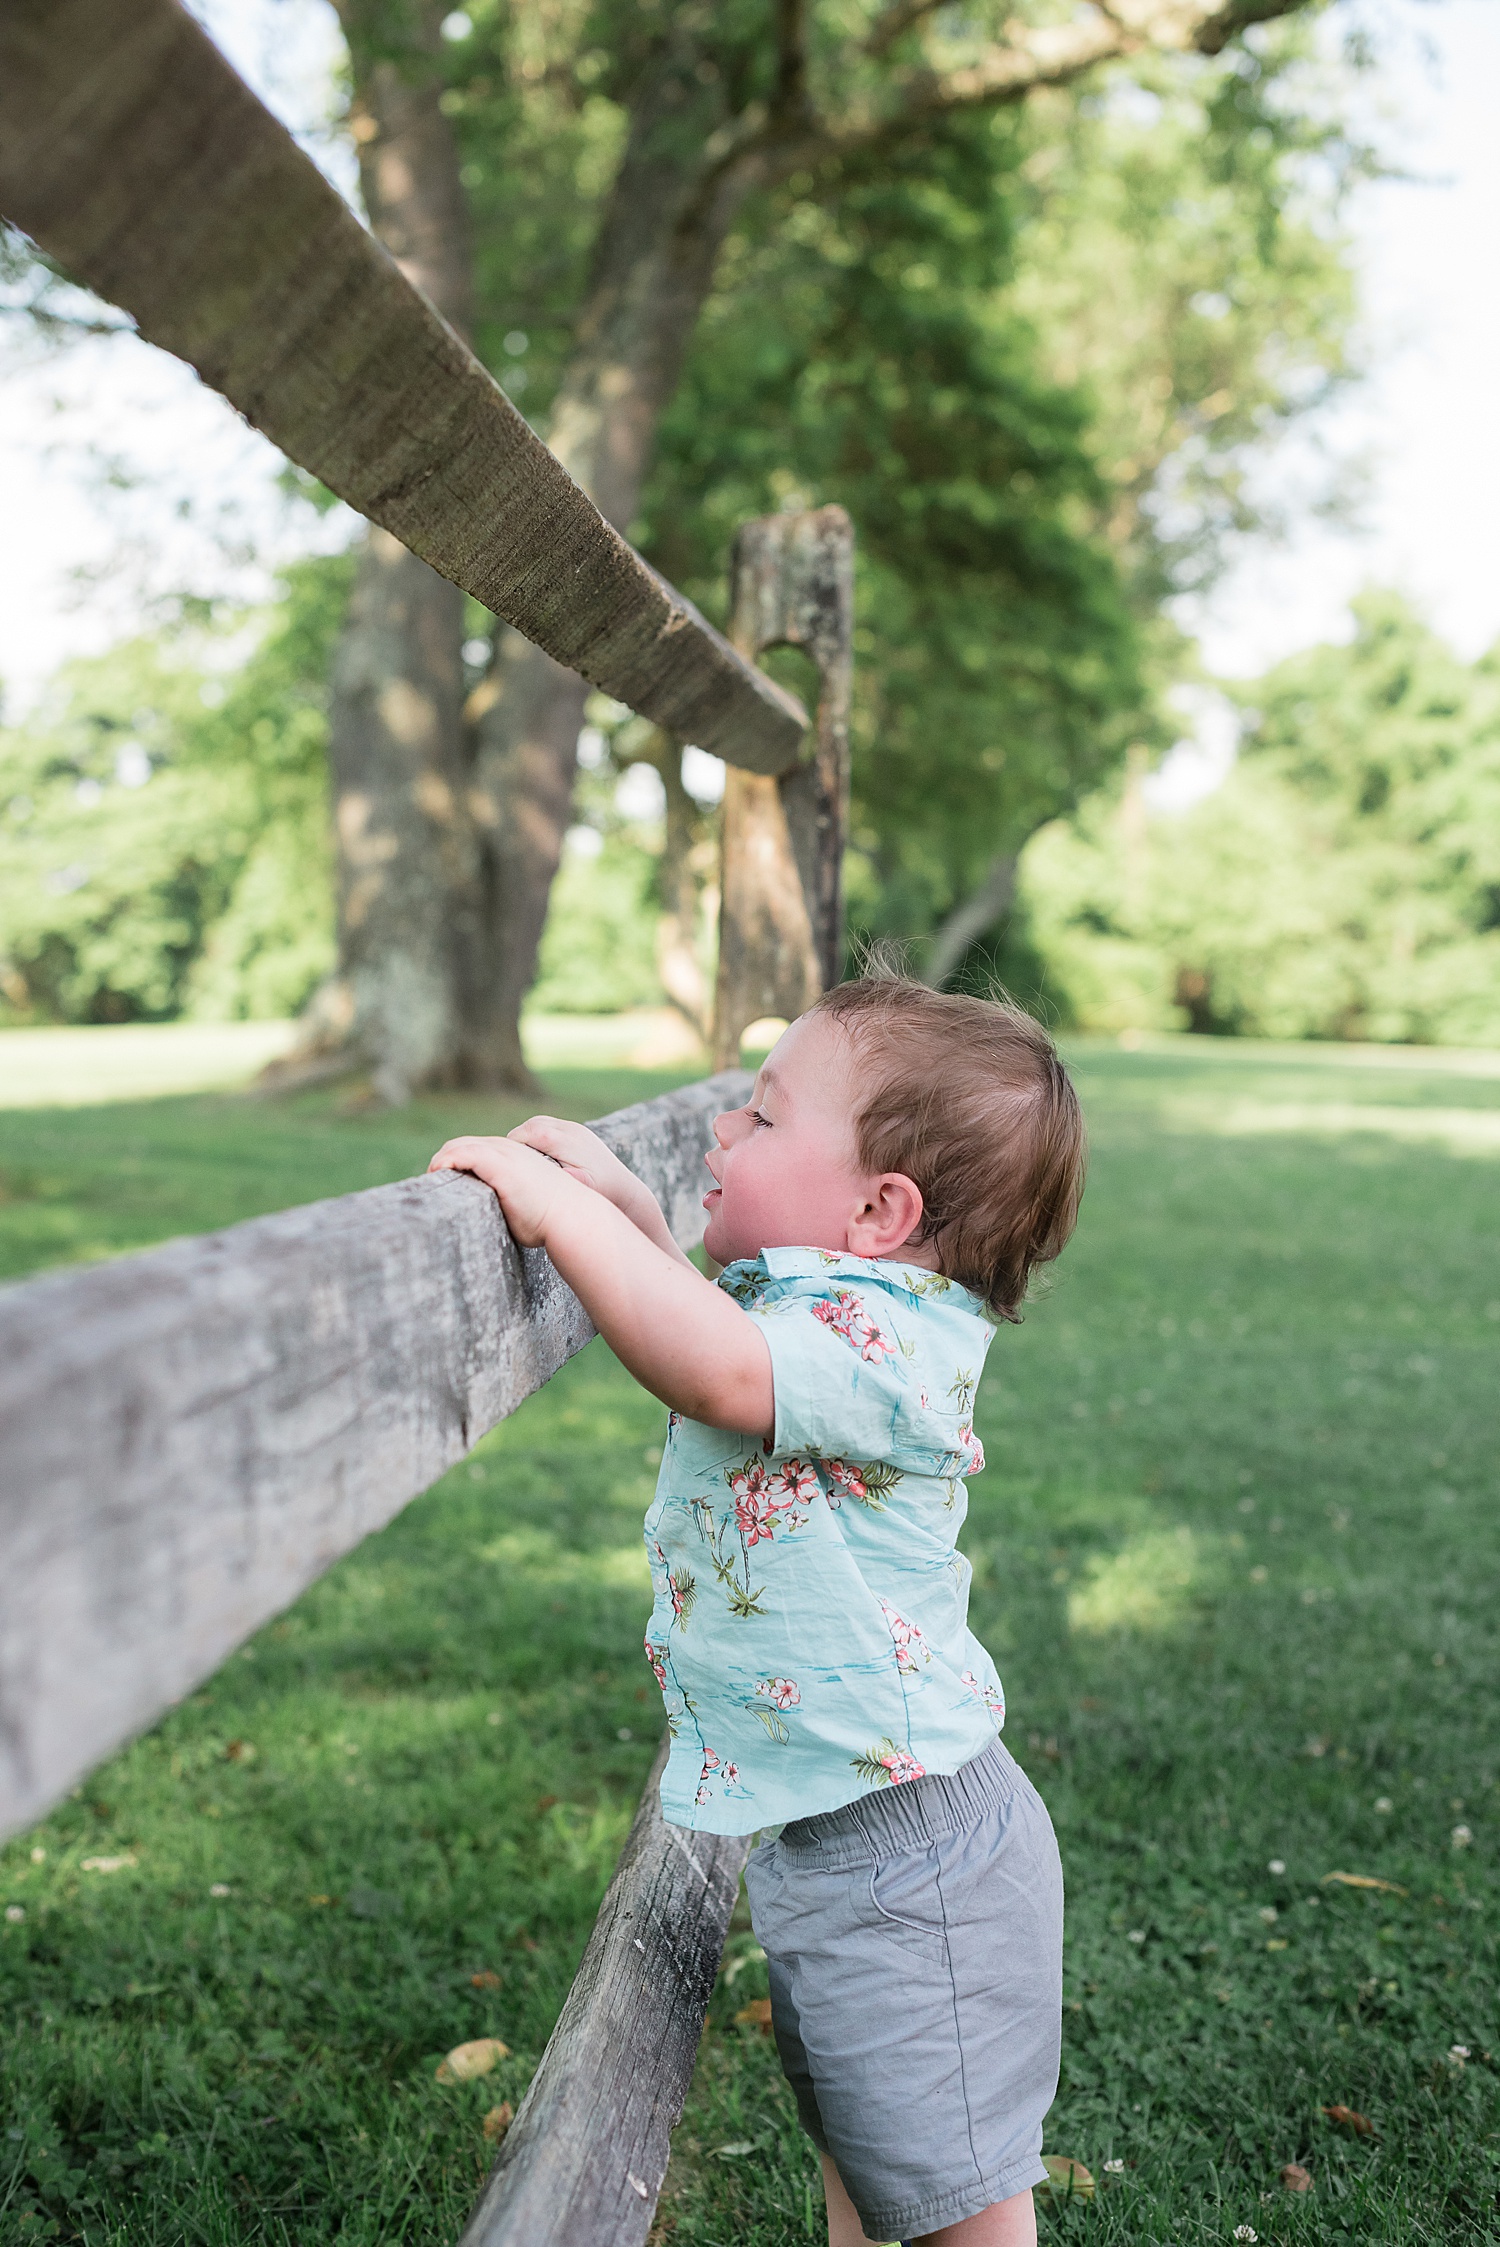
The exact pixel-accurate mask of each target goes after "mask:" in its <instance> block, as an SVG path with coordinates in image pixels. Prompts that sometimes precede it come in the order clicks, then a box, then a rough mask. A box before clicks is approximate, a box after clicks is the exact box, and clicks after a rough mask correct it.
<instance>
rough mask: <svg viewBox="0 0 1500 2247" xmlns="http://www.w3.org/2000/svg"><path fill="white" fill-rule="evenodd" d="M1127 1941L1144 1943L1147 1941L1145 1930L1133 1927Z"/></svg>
mask: <svg viewBox="0 0 1500 2247" xmlns="http://www.w3.org/2000/svg"><path fill="white" fill-rule="evenodd" d="M1125 1940H1126V1942H1127V1943H1144V1941H1145V1940H1146V1930H1145V1928H1144V1927H1132V1928H1131V1930H1130V1932H1129V1934H1128V1935H1127V1936H1126V1938H1125Z"/></svg>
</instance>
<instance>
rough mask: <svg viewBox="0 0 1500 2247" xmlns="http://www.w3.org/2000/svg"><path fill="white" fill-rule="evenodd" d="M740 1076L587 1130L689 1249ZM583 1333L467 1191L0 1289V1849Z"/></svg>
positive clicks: (361, 1203) (550, 1370) (446, 1190)
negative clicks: (714, 1147)
mask: <svg viewBox="0 0 1500 2247" xmlns="http://www.w3.org/2000/svg"><path fill="white" fill-rule="evenodd" d="M748 1084H749V1079H748V1078H747V1077H746V1076H745V1075H744V1074H743V1072H739V1071H736V1072H734V1073H731V1074H728V1075H724V1076H720V1077H710V1078H708V1079H707V1080H706V1081H705V1082H703V1083H701V1084H696V1085H691V1086H689V1087H687V1089H686V1090H684V1091H681V1092H674V1093H668V1094H667V1095H665V1097H663V1098H662V1099H659V1100H652V1101H647V1102H645V1103H644V1104H643V1105H641V1106H639V1107H635V1108H625V1109H622V1110H621V1111H620V1112H619V1114H617V1115H614V1116H610V1117H607V1118H606V1119H605V1121H604V1122H603V1123H602V1124H601V1125H600V1126H599V1127H598V1128H599V1129H600V1131H601V1132H602V1133H603V1136H604V1137H605V1138H606V1139H607V1140H608V1141H609V1144H610V1145H611V1146H612V1147H613V1148H614V1149H615V1150H616V1152H617V1153H618V1154H619V1155H620V1156H621V1157H622V1159H623V1160H625V1161H626V1162H628V1163H629V1165H630V1167H631V1168H632V1169H633V1170H634V1171H636V1172H637V1174H638V1175H639V1176H640V1177H642V1178H644V1179H645V1181H646V1183H647V1184H648V1185H649V1186H650V1187H651V1189H652V1191H653V1192H654V1193H655V1194H656V1196H657V1198H658V1199H659V1200H660V1202H661V1204H662V1207H663V1208H664V1209H665V1210H666V1212H667V1215H668V1218H669V1220H670V1222H671V1224H672V1227H673V1230H674V1232H675V1233H676V1235H677V1238H678V1239H679V1240H680V1241H681V1242H682V1243H683V1244H684V1246H688V1245H690V1244H691V1243H692V1242H694V1241H696V1240H697V1239H698V1238H699V1237H700V1235H701V1233H702V1229H703V1212H702V1208H701V1206H700V1197H701V1195H702V1192H703V1188H704V1185H705V1183H706V1177H707V1174H706V1172H705V1171H704V1168H703V1154H704V1150H705V1149H706V1148H707V1146H708V1145H709V1138H710V1130H709V1126H710V1119H711V1118H712V1116H713V1115H714V1114H715V1113H716V1112H717V1111H718V1110H719V1109H721V1108H723V1107H725V1106H727V1105H730V1104H732V1103H733V1102H735V1101H737V1100H740V1099H743V1098H744V1096H745V1091H746V1089H747V1087H748ZM592 1333H593V1328H592V1326H591V1325H590V1324H589V1321H588V1318H587V1316H586V1314H585V1313H584V1311H583V1308H582V1306H581V1305H580V1303H579V1302H578V1299H577V1297H576V1296H575V1295H574V1294H573V1292H572V1290H571V1289H570V1288H568V1287H566V1286H564V1284H563V1282H562V1281H561V1280H560V1279H559V1278H558V1276H557V1274H556V1272H555V1271H554V1270H553V1268H552V1266H551V1264H550V1263H549V1262H548V1260H547V1258H546V1256H545V1254H544V1253H543V1252H542V1251H541V1250H539V1249H528V1250H519V1249H517V1247H516V1246H515V1244H514V1242H513V1241H512V1240H511V1238H510V1235H509V1234H508V1232H507V1231H506V1228H505V1224H504V1221H503V1219H502V1218H501V1216H500V1211H499V1205H498V1204H497V1202H496V1200H495V1197H494V1195H493V1194H492V1193H491V1192H490V1191H489V1189H488V1187H485V1186H481V1185H480V1184H479V1183H478V1182H477V1181H476V1180H475V1179H472V1178H465V1177H460V1176H458V1175H456V1174H445V1175H443V1176H440V1177H430V1178H409V1179H406V1180H404V1181H403V1182H402V1183H401V1184H399V1185H395V1186H377V1187H376V1188H374V1189H373V1191H371V1192H368V1193H363V1194H347V1195H344V1196H343V1197H342V1198H341V1199H339V1200H337V1201H328V1202H314V1203H313V1204H311V1206H309V1207H307V1208H304V1209H288V1210H283V1211H281V1212H280V1214H279V1215H277V1216H275V1217H260V1218H256V1219H255V1220H254V1221H253V1222H252V1223H250V1224H248V1225H236V1226H234V1227H232V1228H231V1229H230V1230H229V1231H228V1232H223V1233H210V1234H207V1235H205V1236H204V1237H203V1238H201V1239H198V1240H185V1241H174V1242H172V1243H171V1244H170V1245H169V1246H167V1247H165V1248H158V1249H153V1250H151V1251H149V1252H148V1253H147V1254H145V1255H142V1256H129V1257H123V1258H121V1259H120V1260H119V1261H118V1262H117V1263H110V1264H99V1265H92V1266H90V1267H88V1268H87V1269H85V1270H82V1271H72V1272H57V1273H53V1274H51V1275H48V1276H46V1277H43V1278H41V1279H35V1280H28V1281H24V1282H22V1283H21V1284H20V1285H18V1286H12V1287H8V1288H5V1289H0V1835H3V1834H5V1833H10V1832H14V1831H15V1830H16V1828H17V1827H19V1826H22V1825H25V1824H28V1823H29V1822H30V1821H32V1820H33V1819H35V1818H37V1817H39V1816H40V1815H41V1813H42V1812H43V1811H44V1810H45V1809H46V1808H47V1807H48V1806H49V1805H50V1804H51V1803H53V1802H55V1801H56V1800H57V1799H58V1798H59V1796H61V1795H62V1794H64V1793H65V1792H66V1791H67V1789H68V1788H69V1787H70V1786H71V1785H72V1784H73V1783H74V1781H75V1780H76V1779H78V1778H79V1777H80V1776H81V1775H82V1774H83V1773H84V1772H85V1771H87V1770H89V1769H90V1768H91V1767H92V1766H93V1765H94V1764H95V1763H97V1762H98V1761H99V1759H100V1758H101V1757H102V1756H104V1755H107V1754H108V1753H109V1751H110V1750H111V1749H112V1748H115V1747H117V1746H118V1745H119V1744H120V1743H121V1741H123V1740H126V1739H128V1738H129V1737H130V1736H131V1735H132V1734H134V1733H136V1732H138V1731H140V1730H141V1729H142V1727H143V1726H145V1725H147V1724H150V1723H151V1722H152V1721H153V1720H154V1719H155V1718H156V1717H158V1716H159V1715H160V1714H161V1713H162V1711H163V1710H164V1709H166V1708H168V1707H170V1706H171V1704H172V1703H173V1702H174V1701H177V1700H179V1699H180V1698H181V1697H182V1695H183V1694H184V1693H187V1692H189V1691H191V1689H192V1688H193V1686H195V1685H196V1684H198V1683H199V1682H200V1680H201V1679H203V1678H205V1677H207V1676H208V1675H209V1674H210V1673H211V1672H212V1671H213V1670H215V1669H216V1668H217V1667H218V1665H219V1664H220V1663H221V1662H222V1661H223V1660H224V1658H225V1656H226V1655H227V1654H228V1653H229V1652H230V1650H231V1649H232V1648H233V1647H235V1646H236V1645H238V1644H239V1642H240V1641H241V1640H242V1639H244V1638H247V1637H248V1636H249V1634H250V1633H251V1632H252V1631H253V1630H255V1629H257V1628H258V1627H259V1625H260V1624H262V1623H263V1622H265V1621H266V1619H267V1617H268V1616H271V1615H274V1614H276V1613H277V1612H278V1611H279V1610H280V1609H282V1608H284V1607H286V1606H288V1605H289V1604H290V1602H291V1601H292V1600H294V1599H295V1598H296V1597H297V1594H298V1593H299V1592H300V1591H302V1590H303V1589H304V1587H305V1586H306V1585H308V1584H310V1583H311V1582H312V1581H313V1579H314V1578H315V1577H317V1576H319V1575H321V1574H322V1573H323V1571H324V1570H325V1569H326V1568H328V1567H330V1566H331V1565H332V1563H333V1562H334V1561H336V1560H337V1559H339V1558H340V1556H341V1555H342V1554H344V1553H347V1552H349V1551H350V1550H351V1549H352V1548H353V1547H354V1546H355V1545H357V1544H358V1543H359V1542H360V1540H361V1538H364V1537H367V1536H368V1535H369V1534H370V1532H371V1531H372V1530H375V1529H379V1528H381V1527H382V1526H383V1525H384V1524H385V1523H386V1522H387V1521H389V1520H390V1519H391V1517H392V1515H393V1514H395V1513H397V1512H398V1511H399V1510H400V1508H401V1507H402V1506H404V1505H405V1504H406V1503H407V1501H408V1500H409V1499H411V1498H413V1497H415V1496H416V1494H417V1493H418V1492H419V1491H421V1490H425V1489H426V1488H427V1486H428V1485H429V1483H431V1482H433V1481H435V1480H436V1478H437V1477H438V1476H439V1475H440V1474H442V1473H443V1472H444V1470H445V1469H446V1468H448V1467H450V1466H452V1464H453V1463H454V1461H455V1460H457V1459H460V1458H462V1456H463V1454H464V1453H465V1452H466V1451H468V1450H469V1449H470V1448H471V1447H472V1446H473V1445H474V1444H475V1443H476V1442H477V1441H478V1439H479V1437H480V1436H482V1435H483V1434H484V1432H485V1430H486V1429H488V1428H492V1427H493V1426H494V1425H495V1423H496V1422H497V1421H498V1420H502V1419H503V1418H504V1417H505V1415H506V1414H507V1413H509V1412H514V1410H515V1409H516V1406H517V1405H518V1404H521V1403H522V1402H523V1401H524V1400H525V1399H526V1398H527V1397H529V1396H530V1395H531V1394H532V1392H533V1391H534V1390H536V1389H539V1388H540V1387H541V1386H542V1384H543V1382H544V1381H547V1380H549V1379H550V1378H551V1376H552V1375H553V1374H554V1373H555V1372H556V1371H557V1369H558V1367H559V1366H560V1365H562V1364H563V1363H564V1361H565V1360H566V1359H567V1358H569V1357H571V1356H572V1355H573V1353H574V1351H576V1350H579V1349H581V1348H582V1347H583V1345H584V1343H585V1342H587V1341H588V1340H589V1338H590V1336H591V1335H592Z"/></svg>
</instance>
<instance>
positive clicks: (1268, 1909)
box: [1260, 1904, 1281, 1927]
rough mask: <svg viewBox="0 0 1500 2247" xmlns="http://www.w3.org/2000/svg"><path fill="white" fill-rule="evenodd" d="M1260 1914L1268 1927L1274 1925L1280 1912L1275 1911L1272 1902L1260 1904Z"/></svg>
mask: <svg viewBox="0 0 1500 2247" xmlns="http://www.w3.org/2000/svg"><path fill="white" fill-rule="evenodd" d="M1260 1916H1261V1918H1262V1919H1263V1920H1264V1921H1265V1923H1266V1925H1267V1926H1268V1927H1274V1926H1275V1924H1276V1922H1277V1920H1278V1919H1279V1918H1280V1917H1281V1914H1280V1912H1278V1911H1277V1909H1276V1906H1275V1905H1274V1904H1262V1905H1261V1907H1260Z"/></svg>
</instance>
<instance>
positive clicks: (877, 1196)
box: [703, 1014, 926, 1264]
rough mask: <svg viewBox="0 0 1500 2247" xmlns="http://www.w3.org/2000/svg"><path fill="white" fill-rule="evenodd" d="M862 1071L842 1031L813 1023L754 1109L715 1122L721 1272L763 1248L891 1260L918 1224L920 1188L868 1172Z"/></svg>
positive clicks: (712, 1203) (761, 1083) (788, 1048)
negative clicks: (860, 1143) (862, 1146)
mask: <svg viewBox="0 0 1500 2247" xmlns="http://www.w3.org/2000/svg"><path fill="white" fill-rule="evenodd" d="M853 1062H854V1054H853V1049H852V1047H851V1045H850V1043H849V1040H848V1038H847V1037H846V1035H845V1034H844V1032H843V1031H842V1030H841V1029H840V1028H839V1026H838V1024H837V1023H835V1022H831V1021H830V1020H829V1019H828V1017H827V1016H826V1015H822V1014H804V1015H803V1016H802V1017H801V1018H800V1020H798V1021H796V1022H794V1023H793V1024H792V1026H791V1028H790V1029H789V1030H786V1031H784V1032H783V1033H782V1035H781V1037H780V1038H779V1039H778V1041H777V1043H776V1045H775V1046H774V1048H773V1049H772V1051H771V1052H770V1053H769V1054H768V1055H767V1056H766V1060H765V1063H764V1065H763V1067H762V1069H761V1071H760V1074H759V1076H758V1077H757V1078H756V1080H755V1089H754V1091H753V1092H752V1093H751V1095H750V1098H749V1100H748V1102H747V1103H746V1105H745V1106H744V1107H743V1108H734V1109H731V1110H730V1112H729V1113H728V1114H727V1115H723V1116H719V1117H717V1118H716V1119H715V1121H714V1137H715V1139H716V1140H717V1142H718V1145H717V1146H716V1147H715V1148H714V1149H713V1151H712V1152H711V1153H710V1154H709V1156H708V1157H707V1161H708V1167H709V1169H710V1171H711V1172H712V1173H713V1176H714V1179H715V1185H714V1187H713V1188H712V1190H711V1191H710V1192H709V1193H707V1194H705V1195H704V1197H703V1206H704V1208H705V1209H706V1210H707V1211H708V1227H707V1230H706V1232H705V1233H704V1236H703V1245H704V1247H705V1248H706V1249H707V1250H708V1253H709V1255H710V1256H712V1257H713V1258H714V1259H715V1261H716V1262H717V1263H720V1264H732V1263H734V1262H735V1260H736V1259H737V1258H738V1257H741V1256H758V1255H759V1254H760V1252H761V1250H762V1249H763V1248H826V1249H831V1250H834V1251H835V1252H843V1251H851V1252H852V1253H853V1254H855V1255H857V1256H888V1255H891V1254H893V1253H894V1251H895V1250H896V1249H897V1248H898V1247H900V1245H901V1242H902V1241H903V1240H904V1239H905V1238H906V1236H907V1234H908V1233H910V1232H911V1230H912V1229H913V1227H914V1226H915V1225H916V1223H917V1221H918V1219H919V1218H920V1217H921V1214H922V1197H921V1195H920V1194H919V1193H918V1191H917V1189H916V1187H915V1186H913V1185H912V1184H911V1182H910V1181H909V1180H907V1179H898V1178H885V1179H874V1178H871V1177H870V1176H869V1175H868V1174H867V1173H866V1172H864V1171H863V1170H861V1168H860V1165H859V1158H858V1155H857V1153H856V1151H855V1142H854V1081H853ZM925 1260H926V1259H925V1258H924V1257H923V1256H921V1255H920V1254H919V1253H915V1252H914V1253H912V1254H911V1255H910V1256H909V1257H908V1261H909V1262H913V1263H920V1262H925Z"/></svg>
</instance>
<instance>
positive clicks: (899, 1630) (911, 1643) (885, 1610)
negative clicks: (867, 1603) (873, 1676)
mask: <svg viewBox="0 0 1500 2247" xmlns="http://www.w3.org/2000/svg"><path fill="white" fill-rule="evenodd" d="M880 1611H881V1613H882V1615H884V1617H885V1625H886V1629H887V1630H888V1631H889V1632H890V1634H891V1644H892V1646H894V1647H895V1649H896V1667H897V1669H898V1670H899V1671H900V1672H901V1673H902V1675H903V1676H905V1677H915V1676H916V1674H917V1670H918V1668H919V1666H920V1665H919V1663H918V1659H917V1657H918V1656H919V1655H920V1657H921V1659H922V1661H923V1662H930V1661H931V1660H932V1655H931V1653H930V1652H929V1651H928V1646H927V1641H926V1639H925V1638H923V1636H922V1633H921V1630H920V1629H919V1627H918V1626H917V1624H915V1623H909V1622H908V1621H907V1619H906V1617H905V1616H904V1615H898V1614H897V1613H896V1610H895V1608H894V1607H892V1605H891V1604H890V1601H889V1600H884V1599H883V1600H882V1601H881V1603H880Z"/></svg>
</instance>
